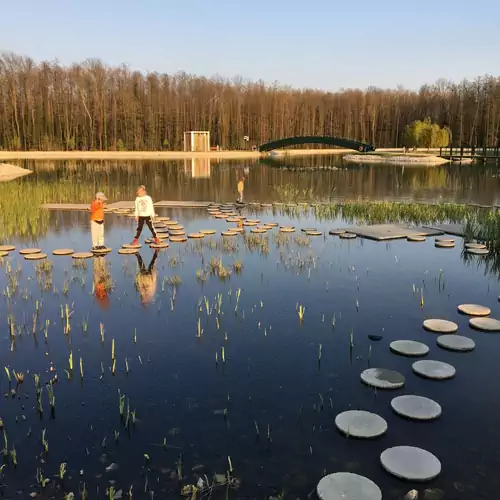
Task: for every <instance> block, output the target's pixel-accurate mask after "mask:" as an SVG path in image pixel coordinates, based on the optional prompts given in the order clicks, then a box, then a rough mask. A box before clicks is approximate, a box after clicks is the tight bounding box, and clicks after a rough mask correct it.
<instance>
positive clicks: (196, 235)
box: [187, 233, 205, 239]
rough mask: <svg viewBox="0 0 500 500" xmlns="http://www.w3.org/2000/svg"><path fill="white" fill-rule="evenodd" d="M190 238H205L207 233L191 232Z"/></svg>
mask: <svg viewBox="0 0 500 500" xmlns="http://www.w3.org/2000/svg"><path fill="white" fill-rule="evenodd" d="M187 236H188V238H194V239H200V238H203V237H204V236H205V235H204V234H203V233H189V234H188V235H187Z"/></svg>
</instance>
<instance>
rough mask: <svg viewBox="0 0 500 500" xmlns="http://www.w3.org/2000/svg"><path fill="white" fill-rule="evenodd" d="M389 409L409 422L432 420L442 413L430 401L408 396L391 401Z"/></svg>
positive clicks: (437, 406) (438, 405) (436, 405)
mask: <svg viewBox="0 0 500 500" xmlns="http://www.w3.org/2000/svg"><path fill="white" fill-rule="evenodd" d="M446 338H449V337H446ZM391 408H392V409H393V411H394V412H395V413H397V414H398V415H399V416H401V417H405V418H409V419H411V420H434V419H435V418H438V417H439V416H440V415H441V413H442V409H441V405H440V404H438V403H436V402H435V401H433V400H432V399H429V398H424V397H423V396H413V395H410V394H405V395H403V396H398V397H396V398H394V399H393V400H392V401H391Z"/></svg>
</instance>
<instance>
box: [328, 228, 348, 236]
mask: <svg viewBox="0 0 500 500" xmlns="http://www.w3.org/2000/svg"><path fill="white" fill-rule="evenodd" d="M346 232H347V231H346V230H345V229H330V231H328V234H331V235H332V236H338V235H339V234H344V233H346Z"/></svg>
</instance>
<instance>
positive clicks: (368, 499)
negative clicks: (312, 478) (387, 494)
mask: <svg viewBox="0 0 500 500" xmlns="http://www.w3.org/2000/svg"><path fill="white" fill-rule="evenodd" d="M316 493H317V495H318V498H319V499H320V500H382V492H381V491H380V488H379V487H378V486H377V485H376V484H375V483H374V482H373V481H370V479H368V478H367V477H364V476H358V474H352V473H350V472H336V473H335V474H328V476H325V477H323V478H322V479H321V480H320V482H319V483H318V486H317V487H316Z"/></svg>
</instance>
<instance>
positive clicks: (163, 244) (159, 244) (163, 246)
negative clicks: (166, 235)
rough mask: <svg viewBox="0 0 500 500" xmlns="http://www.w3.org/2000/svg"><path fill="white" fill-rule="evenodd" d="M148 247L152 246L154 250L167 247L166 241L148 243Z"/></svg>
mask: <svg viewBox="0 0 500 500" xmlns="http://www.w3.org/2000/svg"><path fill="white" fill-rule="evenodd" d="M149 248H154V249H155V250H156V249H161V248H168V243H151V245H149Z"/></svg>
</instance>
